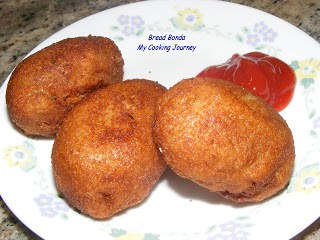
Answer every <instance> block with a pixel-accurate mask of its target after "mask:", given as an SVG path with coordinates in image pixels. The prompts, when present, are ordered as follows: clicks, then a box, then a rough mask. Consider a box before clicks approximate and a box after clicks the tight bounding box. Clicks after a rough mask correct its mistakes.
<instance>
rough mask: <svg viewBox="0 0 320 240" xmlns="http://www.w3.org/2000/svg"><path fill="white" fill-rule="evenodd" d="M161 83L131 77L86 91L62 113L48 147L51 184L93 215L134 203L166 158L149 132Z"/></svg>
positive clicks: (154, 179) (105, 214)
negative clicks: (162, 155)
mask: <svg viewBox="0 0 320 240" xmlns="http://www.w3.org/2000/svg"><path fill="white" fill-rule="evenodd" d="M165 91H166V89H165V88H164V87H163V86H161V85H160V84H158V83H155V82H152V81H148V80H142V79H135V80H126V81H124V82H121V83H117V84H114V85H110V86H107V87H105V88H103V89H100V90H97V91H96V92H95V93H92V94H90V96H88V98H86V99H85V100H83V101H82V102H81V103H79V104H78V105H77V106H75V107H74V109H72V110H71V111H70V113H69V114H68V115H67V117H66V119H65V121H64V122H63V124H62V125H61V128H60V129H59V131H58V134H57V136H56V139H55V141H54V145H53V149H52V168H53V176H54V180H55V183H56V186H57V188H58V190H59V192H60V193H61V194H62V196H63V197H64V198H65V199H66V200H67V202H68V203H69V204H70V205H71V206H73V207H75V208H77V209H79V210H80V211H81V212H83V213H85V214H88V215H89V216H91V217H93V218H98V219H104V218H109V217H111V216H112V215H114V214H115V213H117V212H119V211H122V210H124V209H126V208H128V207H130V206H133V205H135V204H138V203H140V202H141V201H143V200H144V198H145V197H146V196H147V195H148V194H149V192H150V191H151V189H152V187H153V186H154V184H155V183H156V182H157V181H158V180H159V178H160V176H161V174H162V172H163V171H164V169H165V167H166V164H165V162H164V161H163V160H162V158H161V155H160V153H159V151H158V150H157V148H156V146H155V144H154V141H153V137H152V127H151V126H152V123H153V120H154V110H155V108H156V106H157V101H158V98H159V97H160V96H162V95H163V94H164V92H165Z"/></svg>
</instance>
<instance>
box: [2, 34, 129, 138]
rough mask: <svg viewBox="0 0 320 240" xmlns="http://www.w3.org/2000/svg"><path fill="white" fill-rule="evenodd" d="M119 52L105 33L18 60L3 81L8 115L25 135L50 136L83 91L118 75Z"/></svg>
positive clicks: (120, 68)
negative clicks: (8, 76) (6, 78)
mask: <svg viewBox="0 0 320 240" xmlns="http://www.w3.org/2000/svg"><path fill="white" fill-rule="evenodd" d="M123 65H124V61H123V59H122V55H121V52H120V50H119V49H118V47H117V46H116V44H115V43H114V42H113V41H112V40H111V39H109V38H106V37H98V36H88V37H76V38H68V39H64V40H62V41H60V42H57V43H54V44H52V45H50V46H48V47H46V48H44V49H42V50H40V51H38V52H36V53H34V54H33V55H31V56H29V57H27V58H26V59H24V60H23V61H21V62H20V63H19V64H18V66H17V67H16V68H15V70H14V71H13V73H12V75H11V78H10V80H9V83H8V87H7V92H6V101H7V106H8V110H9V114H10V117H11V119H12V121H13V122H14V123H16V125H17V126H18V127H20V128H21V129H22V130H23V131H24V132H25V133H26V134H30V135H40V136H46V137H50V136H54V135H55V134H56V132H57V130H58V128H59V125H60V124H61V121H62V119H63V118H64V116H65V115H66V113H67V112H69V111H70V109H71V108H72V107H73V106H74V105H75V104H76V103H77V102H79V101H80V100H81V99H83V98H84V97H85V96H86V95H87V94H88V93H90V92H92V91H95V90H96V89H98V88H101V87H104V86H106V85H108V84H112V83H116V82H120V81H122V80H123Z"/></svg>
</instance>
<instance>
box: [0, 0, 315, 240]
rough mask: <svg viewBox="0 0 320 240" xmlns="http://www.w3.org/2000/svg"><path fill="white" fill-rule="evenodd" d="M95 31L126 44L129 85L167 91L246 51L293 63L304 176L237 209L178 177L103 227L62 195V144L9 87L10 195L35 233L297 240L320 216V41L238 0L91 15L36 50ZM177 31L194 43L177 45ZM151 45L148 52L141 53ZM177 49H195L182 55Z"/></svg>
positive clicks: (4, 122) (297, 173)
mask: <svg viewBox="0 0 320 240" xmlns="http://www.w3.org/2000/svg"><path fill="white" fill-rule="evenodd" d="M89 34H91V35H102V36H107V37H110V38H112V39H113V40H114V41H115V42H116V44H117V45H118V46H119V48H120V49H121V51H122V54H123V57H124V60H125V78H126V79H128V78H135V77H138V78H147V79H152V80H156V81H159V82H160V83H162V84H163V85H165V86H167V87H170V86H172V85H173V84H174V83H176V82H177V81H179V80H180V79H182V78H186V77H191V76H194V75H196V74H197V73H198V72H199V71H201V70H202V69H203V68H204V67H206V66H208V65H213V64H218V63H222V62H224V61H226V60H227V59H228V58H230V57H231V55H232V54H233V53H236V52H237V53H240V54H243V53H247V52H250V51H256V50H257V51H261V52H265V53H268V54H271V55H274V56H277V57H279V58H281V59H282V60H284V61H285V62H287V63H288V64H290V65H291V66H292V67H293V68H294V70H295V72H296V75H297V79H298V82H297V88H296V91H295V95H294V98H293V101H292V102H291V104H290V105H289V106H288V107H287V108H286V109H285V110H284V111H282V112H281V115H282V116H283V117H284V118H285V119H286V120H287V122H288V124H289V126H290V128H291V129H292V132H293V135H294V140H295V145H296V163H295V169H294V174H293V176H292V179H291V181H290V185H289V186H288V187H287V188H286V189H285V190H284V191H283V192H282V193H281V194H279V195H277V196H275V197H273V198H271V199H269V200H267V201H264V202H262V203H258V204H232V203H230V202H229V201H225V200H223V199H222V198H221V197H219V196H217V195H216V194H214V193H209V192H208V191H206V190H204V189H202V188H200V187H198V186H197V185H195V184H193V183H191V182H188V181H185V180H182V179H180V178H179V177H177V176H175V175H174V174H173V173H172V172H170V171H168V172H166V173H165V174H164V176H163V177H162V179H161V181H160V182H159V184H158V185H157V186H156V188H155V189H154V191H152V193H151V195H150V196H149V197H148V198H147V199H146V200H145V201H144V202H143V203H142V204H141V205H139V206H137V207H134V208H131V209H129V210H127V211H125V212H124V213H121V214H119V215H117V216H115V217H113V218H112V219H110V220H108V221H96V220H93V219H90V218H88V217H86V216H83V215H81V214H80V213H78V212H76V211H74V210H73V209H71V208H70V207H69V206H67V205H66V204H65V202H64V200H63V199H61V198H60V197H59V196H58V195H57V190H56V189H55V187H54V183H53V179H52V172H51V159H50V154H51V147H52V143H53V141H52V140H46V139H38V138H30V137H27V136H25V135H24V134H22V133H21V132H20V131H19V130H17V129H16V128H15V127H14V126H13V125H12V124H11V122H10V120H9V117H8V113H7V109H6V105H5V91H6V84H7V81H6V82H5V83H4V85H3V87H2V88H1V96H0V97H1V100H0V108H1V109H0V112H1V116H2V117H1V119H0V154H1V158H0V190H1V196H2V198H3V199H4V201H5V202H6V203H7V205H8V206H9V207H10V209H11V210H12V211H13V212H14V214H16V216H17V217H18V218H19V219H21V221H22V222H23V223H25V224H26V225H27V226H28V227H29V228H30V229H31V230H33V231H34V232H35V233H37V234H38V235H39V236H41V237H42V238H44V239H105V240H125V239H135V240H138V239H139V240H142V239H144V240H164V239H166V240H167V239H172V240H182V239H184V240H187V239H189V240H194V239H197V240H213V239H288V238H290V237H292V236H294V235H295V234H297V233H299V232H300V231H301V230H303V229H304V228H305V227H307V226H308V225H309V224H311V223H312V222H313V221H314V220H316V219H317V218H318V217H319V215H320V204H319V199H320V198H319V197H320V166H319V162H320V105H319V96H320V95H319V93H320V84H319V81H320V46H319V44H318V43H317V42H316V41H314V40H313V39H311V38H310V37H309V36H307V35H306V34H304V33H303V32H301V31H299V30H298V29H297V28H295V27H293V26H292V25H290V24H288V23H286V22H284V21H282V20H281V19H278V18H276V17H273V16H271V15H269V14H266V13H263V12H260V11H257V10H255V9H251V8H247V7H244V6H240V5H236V4H230V3H226V2H219V1H148V2H141V3H136V4H130V5H124V6H121V7H117V8H114V9H110V10H107V11H103V12H100V13H98V14H95V15H92V16H90V17H87V18H85V19H83V20H81V21H79V22H77V23H75V24H72V25H71V26H69V27H67V28H65V29H63V30H62V31H60V32H58V33H57V34H55V35H53V36H52V37H50V38H49V39H47V40H46V41H44V42H43V43H42V44H40V45H39V46H38V47H37V48H35V49H34V50H33V51H32V52H31V53H34V52H36V51H37V50H39V49H41V48H43V47H45V46H48V45H50V44H52V43H53V42H56V41H58V40H61V39H64V38H67V37H75V36H81V35H89ZM151 34H152V35H154V36H163V35H166V40H150V39H149V37H150V35H151ZM170 34H171V35H173V36H180V38H184V40H169V39H168V38H169V35H170ZM141 44H142V45H143V46H146V47H147V48H146V50H145V51H142V50H139V46H140V45H141ZM175 44H177V45H178V46H195V48H190V47H189V49H191V50H186V49H185V50H173V48H174V46H175ZM160 45H161V46H162V47H160ZM152 46H154V47H155V48H159V49H158V50H156V49H154V50H152V48H153V47H152ZM169 46H170V47H171V49H170V50H168V51H167V50H166V49H167V48H168V47H169ZM148 48H150V49H148ZM192 49H194V51H192ZM31 53H30V54H31Z"/></svg>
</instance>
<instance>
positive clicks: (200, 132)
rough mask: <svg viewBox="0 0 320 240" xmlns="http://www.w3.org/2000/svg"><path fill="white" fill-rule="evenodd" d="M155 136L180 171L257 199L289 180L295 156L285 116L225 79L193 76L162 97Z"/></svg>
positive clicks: (224, 191) (234, 195)
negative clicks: (283, 117)
mask: <svg viewBox="0 0 320 240" xmlns="http://www.w3.org/2000/svg"><path fill="white" fill-rule="evenodd" d="M154 129H155V141H156V142H157V143H158V144H159V146H160V147H161V149H162V151H163V154H164V159H165V160H166V162H167V163H168V164H169V166H171V168H172V169H173V170H174V171H175V172H177V173H178V174H179V175H180V176H182V177H185V178H189V179H191V180H192V181H194V182H196V183H198V184H199V185H201V186H203V187H205V188H208V189H209V190H211V191H215V192H219V193H220V194H221V195H222V196H224V197H226V198H229V199H232V200H234V201H239V202H247V201H248V202H255V201H261V200H264V199H265V198H268V197H270V196H272V195H274V194H275V193H277V192H278V191H279V190H281V189H282V188H283V187H284V186H285V185H286V184H287V183H288V181H289V179H290V176H291V172H292V168H293V163H294V158H295V152H294V143H293V137H292V134H291V131H290V129H289V128H288V126H287V124H286V123H285V121H284V120H283V119H282V117H281V116H280V115H279V114H278V113H277V112H276V111H275V110H274V109H272V108H271V107H269V106H268V105H267V104H266V103H265V102H264V101H262V100H260V99H259V98H258V97H255V96H254V95H252V94H251V93H250V92H248V91H247V90H245V89H244V88H241V87H239V86H236V85H235V84H232V83H229V82H227V81H223V80H217V79H203V78H194V79H187V80H183V81H181V82H180V83H178V84H176V85H175V86H173V87H172V88H171V89H169V91H168V92H167V93H166V94H165V95H164V96H163V97H162V98H161V99H160V105H159V110H158V111H157V114H156V121H155V127H154Z"/></svg>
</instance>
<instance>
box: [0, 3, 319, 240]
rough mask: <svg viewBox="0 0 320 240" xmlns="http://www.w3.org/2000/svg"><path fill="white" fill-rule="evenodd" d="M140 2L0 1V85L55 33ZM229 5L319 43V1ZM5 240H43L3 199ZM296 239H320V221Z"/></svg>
mask: <svg viewBox="0 0 320 240" xmlns="http://www.w3.org/2000/svg"><path fill="white" fill-rule="evenodd" d="M137 1H138V0H131V1H128V0H110V1H105V0H90V1H84V0H83V1H80V0H69V1H64V0H55V1H52V0H12V1H0V22H1V28H0V46H1V51H0V66H1V73H0V85H1V84H2V83H3V82H4V80H5V79H6V77H7V75H8V74H9V73H10V71H11V70H12V69H13V68H14V67H15V66H16V65H17V63H18V62H19V61H20V60H21V59H22V58H23V57H24V56H25V55H26V54H27V53H28V52H29V51H31V50H32V49H33V48H34V47H36V46H37V45H38V44H39V43H41V42H42V41H43V40H45V39H46V38H48V37H49V36H50V35H52V34H53V33H55V32H57V31H59V30H60V29H62V28H64V27H66V26H68V25H70V24H71V23H73V22H75V21H77V20H79V19H81V18H83V17H85V16H89V15H91V14H94V13H96V12H99V11H101V10H105V9H109V8H112V7H115V6H118V5H122V4H126V3H132V2H137ZM230 2H235V3H240V4H243V5H247V6H250V7H254V8H257V9H260V10H263V11H265V12H268V13H271V14H273V15H276V16H278V17H280V18H282V19H284V20H286V21H287V22H289V23H291V24H293V25H295V26H297V27H298V28H300V29H301V30H303V31H304V32H306V33H307V34H309V35H310V36H311V37H313V38H314V39H315V40H317V41H318V42H320V24H319V22H320V2H319V0H305V1H301V0H260V1H253V0H231V1H230ZM284 224H285V223H284ZM2 239H19V240H22V239H40V238H39V237H37V236H36V235H35V234H34V233H33V232H32V231H31V230H29V229H28V228H27V227H25V226H24V225H23V223H21V222H20V221H19V220H18V219H17V218H16V217H15V216H14V214H13V213H12V212H11V211H10V210H9V209H8V207H7V206H6V204H5V203H4V202H3V200H2V198H1V197H0V240H2ZM293 239H294V240H300V239H320V218H319V219H318V220H317V221H316V222H314V223H313V224H311V226H309V227H308V228H307V229H305V230H304V231H303V232H301V233H300V234H298V235H297V236H296V237H294V238H293Z"/></svg>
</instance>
